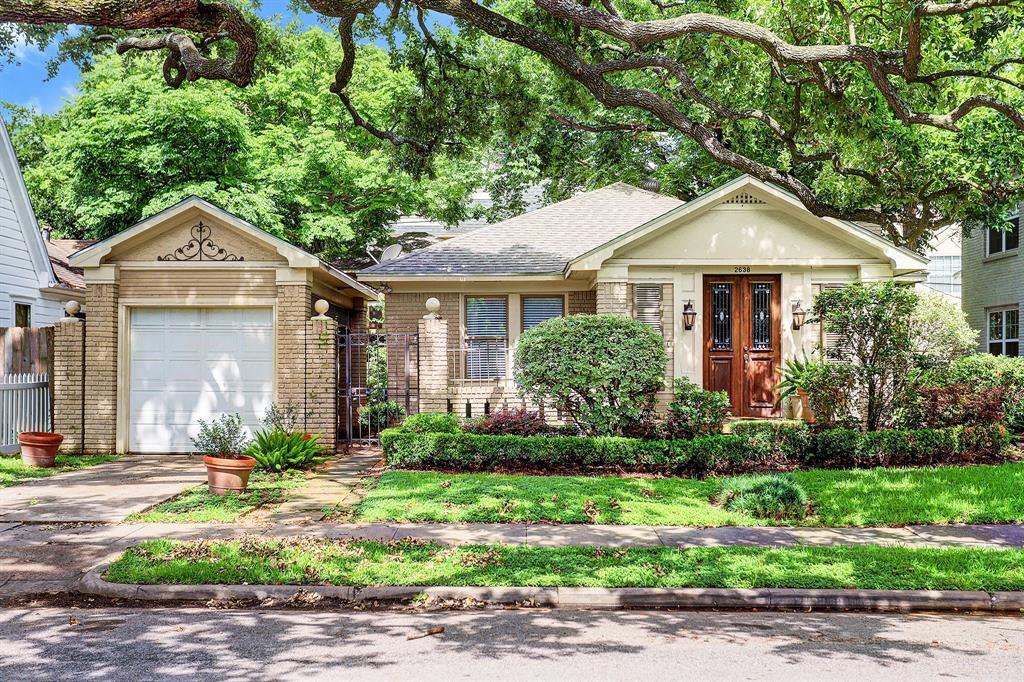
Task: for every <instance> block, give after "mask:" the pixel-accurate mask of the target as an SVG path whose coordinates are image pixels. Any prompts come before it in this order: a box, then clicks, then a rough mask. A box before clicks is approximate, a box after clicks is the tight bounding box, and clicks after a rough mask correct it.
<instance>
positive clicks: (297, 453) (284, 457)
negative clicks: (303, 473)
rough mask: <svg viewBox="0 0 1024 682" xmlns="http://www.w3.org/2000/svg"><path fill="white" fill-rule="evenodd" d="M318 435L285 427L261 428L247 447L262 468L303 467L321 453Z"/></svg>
mask: <svg viewBox="0 0 1024 682" xmlns="http://www.w3.org/2000/svg"><path fill="white" fill-rule="evenodd" d="M317 438H318V436H314V435H310V434H308V433H301V432H298V431H285V430H283V429H260V430H259V431H257V432H256V437H255V438H254V439H253V442H252V443H251V444H250V445H249V447H248V448H247V449H246V454H247V455H249V456H250V457H252V458H253V459H255V460H256V463H257V465H259V467H260V468H261V469H266V470H267V471H277V472H281V471H286V470H288V469H303V468H305V467H307V466H309V464H310V463H311V462H312V461H313V460H314V459H315V458H316V457H317V455H319V454H320V447H319V446H318V445H317Z"/></svg>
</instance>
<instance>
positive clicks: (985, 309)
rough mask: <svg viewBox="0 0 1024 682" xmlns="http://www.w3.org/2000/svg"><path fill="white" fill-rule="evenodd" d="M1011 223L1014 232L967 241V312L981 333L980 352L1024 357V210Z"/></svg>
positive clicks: (988, 232) (980, 234)
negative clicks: (1023, 350) (1023, 243)
mask: <svg viewBox="0 0 1024 682" xmlns="http://www.w3.org/2000/svg"><path fill="white" fill-rule="evenodd" d="M1020 208H1024V207H1018V209H1020ZM1010 223H1011V229H1010V230H1009V231H1005V230H992V229H982V228H978V229H975V230H974V231H973V232H972V233H971V236H970V237H968V238H967V239H964V240H963V289H964V291H963V294H964V295H963V309H964V312H965V313H967V319H968V321H969V322H970V323H971V326H972V327H974V328H975V329H977V330H978V331H980V332H981V335H980V337H979V339H978V344H979V348H978V350H980V351H981V352H983V353H992V354H993V355H1013V356H1019V355H1020V342H1021V311H1022V309H1024V255H1022V251H1021V248H1020V236H1021V235H1020V233H1021V211H1020V210H1018V211H1017V213H1015V214H1014V215H1012V216H1010Z"/></svg>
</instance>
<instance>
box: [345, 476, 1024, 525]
mask: <svg viewBox="0 0 1024 682" xmlns="http://www.w3.org/2000/svg"><path fill="white" fill-rule="evenodd" d="M794 476H795V477H796V479H797V482H798V483H799V484H800V485H801V486H802V487H803V488H804V490H806V491H807V493H808V495H809V497H810V499H811V504H812V507H813V513H812V514H811V515H810V516H808V517H807V518H805V519H803V520H802V521H799V522H795V521H790V522H785V521H783V522H778V521H773V520H766V519H758V518H755V517H753V516H749V515H746V514H739V513H732V512H728V511H726V510H725V509H722V508H720V507H717V506H714V505H712V504H711V503H710V498H711V497H712V495H714V493H715V492H716V491H717V490H718V486H719V481H718V480H715V479H708V480H703V481H701V480H694V479H686V478H620V477H612V476H527V475H505V474H448V473H438V472H423V471H388V472H385V473H384V474H383V475H382V476H381V478H380V479H379V480H377V481H370V482H369V485H368V494H367V497H366V498H365V499H364V500H363V502H362V503H361V504H360V505H359V507H358V509H357V518H358V519H359V520H361V521H373V522H379V521H405V522H414V521H433V522H441V523H460V522H480V523H507V522H522V521H548V522H556V523H602V524H604V523H607V524H639V525H681V526H733V525H740V526H765V525H802V526H897V525H904V524H908V523H938V524H942V523H1014V522H1021V521H1024V495H1021V493H1020V491H1021V490H1024V463H1019V462H1014V463H1008V464H1001V465H997V466H980V465H979V466H949V467H930V468H901V469H897V468H877V469H861V470H824V469H819V470H808V471H797V472H794Z"/></svg>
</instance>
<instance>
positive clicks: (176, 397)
mask: <svg viewBox="0 0 1024 682" xmlns="http://www.w3.org/2000/svg"><path fill="white" fill-rule="evenodd" d="M68 264H69V266H70V267H73V268H80V269H81V272H82V276H83V277H84V280H85V282H86V293H85V299H86V308H87V310H88V315H87V318H86V320H85V324H79V325H77V327H76V325H75V324H68V323H67V322H68V321H65V322H64V323H61V324H58V327H57V331H56V334H57V338H56V341H55V343H56V346H57V348H58V353H59V354H60V358H59V371H58V375H57V376H56V377H55V380H56V384H55V390H56V392H57V393H58V397H57V402H58V405H57V407H56V408H55V426H56V430H57V431H59V432H61V433H64V435H65V437H66V444H67V447H68V449H72V450H77V449H84V450H85V451H90V452H97V451H98V452H126V451H130V452H161V453H163V452H189V451H191V450H193V447H192V444H191V442H190V437H191V436H194V435H195V433H196V430H197V428H198V421H199V420H200V419H204V420H209V419H210V418H212V417H215V416H218V415H220V414H226V413H239V414H241V415H242V417H243V418H244V420H245V423H246V426H247V427H248V428H249V429H250V430H251V429H253V428H255V427H256V426H257V425H258V422H259V420H260V419H261V418H262V417H263V416H264V413H265V410H266V408H267V407H268V406H269V405H270V403H271V402H277V403H279V404H297V405H298V406H300V408H301V407H302V406H303V405H307V406H308V405H309V404H310V400H311V396H318V397H317V400H319V401H320V402H319V403H318V404H322V405H326V406H327V408H329V412H330V415H329V417H328V419H327V423H328V424H330V426H329V427H328V428H324V429H322V430H323V431H325V432H329V433H325V435H324V439H323V441H322V442H324V443H325V444H330V445H333V443H334V425H333V414H334V412H333V402H334V400H335V395H334V388H333V383H331V384H330V385H329V387H328V384H326V383H325V384H323V385H314V384H316V383H317V382H313V381H307V377H309V376H311V375H310V367H309V365H310V358H311V357H312V356H313V355H315V354H316V351H315V349H316V348H319V347H324V348H326V349H327V350H326V351H325V353H326V354H327V357H331V358H333V349H334V345H335V341H334V339H333V338H329V339H320V338H309V337H310V331H309V330H310V327H309V325H308V323H309V320H310V318H311V317H312V316H314V315H315V314H316V313H314V310H313V303H314V301H315V300H317V299H324V300H326V301H327V302H328V303H329V304H330V310H329V312H328V315H329V316H330V317H331V318H333V319H334V321H335V322H336V323H337V326H338V327H339V328H342V329H359V328H361V327H362V326H364V325H365V302H366V301H367V300H372V301H375V300H377V298H378V294H377V292H376V291H375V290H374V289H373V288H371V287H369V286H367V285H366V284H363V283H361V282H358V281H356V280H355V279H354V278H353V277H351V276H349V275H346V274H345V273H343V272H341V271H339V270H337V269H335V268H333V267H331V266H330V265H328V264H327V263H325V262H323V261H321V260H320V259H319V258H317V257H316V256H313V255H311V254H309V253H307V252H306V251H304V250H302V249H300V248H298V247H296V246H294V245H292V244H289V243H288V242H286V241H284V240H282V239H279V238H277V237H275V236H273V235H271V234H269V233H267V232H265V231H263V230H261V229H259V228H257V227H255V226H253V225H251V224H249V223H247V222H245V221H244V220H241V219H240V218H238V217H237V216H234V215H232V214H230V213H228V212H226V211H224V210H222V209H220V208H218V207H216V206H214V205H212V204H210V203H209V202H206V201H204V200H202V199H200V198H198V197H190V198H188V199H185V200H184V201H182V202H180V203H178V204H175V205H174V206H171V207H170V208H168V209H166V210H164V211H162V212H160V213H158V214H157V215H154V216H152V217H150V218H147V219H146V220H143V221H142V222H140V223H138V224H136V225H134V226H133V227H130V228H128V229H126V230H124V231H122V232H119V233H118V234H116V235H114V236H112V237H109V238H107V239H104V240H102V241H99V242H96V243H95V244H92V245H91V246H88V247H87V248H85V249H82V250H80V251H77V252H76V253H74V254H72V255H71V256H70V258H69V259H68ZM68 334H77V335H78V336H79V337H81V339H80V341H79V339H78V337H75V338H72V339H69V338H66V336H67V335H68ZM79 345H80V346H81V347H83V348H84V351H82V352H81V357H78V358H75V357H74V354H75V352H76V348H78V347H79ZM311 349H314V351H311ZM78 372H80V373H81V376H83V377H84V379H82V383H81V386H82V387H83V388H81V391H80V392H81V395H80V396H77V397H76V395H75V392H76V391H78V390H79V388H78V387H79V384H78V383H76V381H77V378H81V377H79V375H78V374H76V373H78ZM330 372H333V365H332V366H331V369H330ZM330 372H328V373H327V376H328V379H330ZM65 386H66V390H65V389H64V388H62V387H65ZM79 401H80V402H81V412H80V415H81V416H79V410H78V406H77V403H78V402H79ZM325 409H326V408H325ZM83 430H84V434H83ZM317 430H318V431H319V430H321V429H317Z"/></svg>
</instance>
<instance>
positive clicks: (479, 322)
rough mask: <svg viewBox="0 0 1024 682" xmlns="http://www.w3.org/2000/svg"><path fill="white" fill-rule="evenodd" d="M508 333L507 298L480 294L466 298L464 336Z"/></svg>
mask: <svg viewBox="0 0 1024 682" xmlns="http://www.w3.org/2000/svg"><path fill="white" fill-rule="evenodd" d="M507 335H508V299H506V298H505V297H504V296H481V297H473V298H467V299H466V336H469V337H474V336H499V337H504V336H507Z"/></svg>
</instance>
